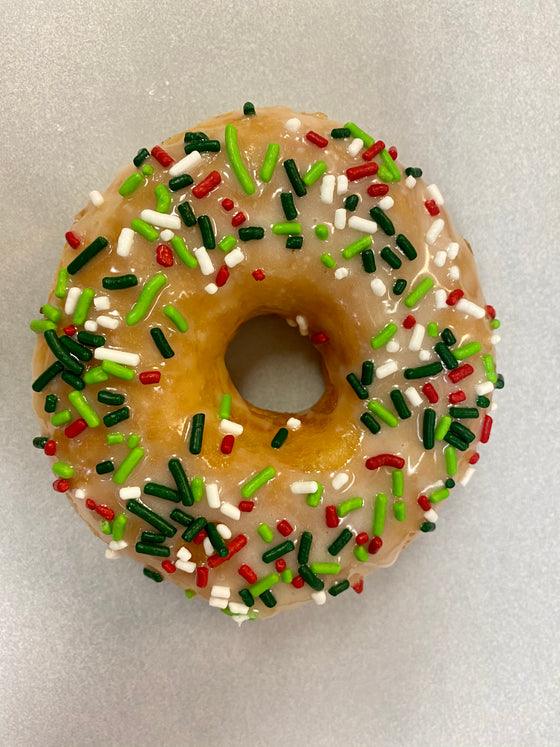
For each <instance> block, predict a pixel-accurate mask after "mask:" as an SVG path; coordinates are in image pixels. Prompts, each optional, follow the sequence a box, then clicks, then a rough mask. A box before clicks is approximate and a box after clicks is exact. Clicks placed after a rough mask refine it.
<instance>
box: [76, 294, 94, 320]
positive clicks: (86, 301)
mask: <svg viewBox="0 0 560 747" xmlns="http://www.w3.org/2000/svg"><path fill="white" fill-rule="evenodd" d="M94 296H95V291H94V290H93V288H84V289H83V291H82V295H81V296H80V298H79V300H78V303H77V305H76V310H75V311H74V316H73V317H72V322H73V323H74V324H77V325H81V324H83V323H84V322H85V321H86V319H87V317H88V314H89V309H90V306H91V304H92V303H93V298H94Z"/></svg>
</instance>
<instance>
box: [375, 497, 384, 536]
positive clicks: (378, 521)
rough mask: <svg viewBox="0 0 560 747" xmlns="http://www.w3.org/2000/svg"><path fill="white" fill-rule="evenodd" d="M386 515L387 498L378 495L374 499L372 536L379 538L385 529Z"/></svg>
mask: <svg viewBox="0 0 560 747" xmlns="http://www.w3.org/2000/svg"><path fill="white" fill-rule="evenodd" d="M386 513H387V496H386V495H385V493H378V494H377V495H376V497H375V506H374V510H373V528H372V534H373V535H374V536H375V537H381V535H382V534H383V529H384V527H385V515H386Z"/></svg>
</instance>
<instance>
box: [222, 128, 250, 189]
mask: <svg viewBox="0 0 560 747" xmlns="http://www.w3.org/2000/svg"><path fill="white" fill-rule="evenodd" d="M225 140H226V151H227V154H228V158H229V160H230V162H231V168H232V169H233V173H234V174H235V176H236V177H237V180H238V182H239V184H241V187H242V189H243V191H244V192H245V194H248V195H252V194H253V193H254V192H255V185H254V184H253V181H252V179H251V177H250V176H249V174H248V172H247V169H246V168H245V166H244V165H243V161H242V160H241V153H240V152H239V145H238V143H237V127H235V126H234V125H232V124H227V125H226V130H225Z"/></svg>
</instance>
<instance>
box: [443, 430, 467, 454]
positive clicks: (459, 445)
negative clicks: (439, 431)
mask: <svg viewBox="0 0 560 747" xmlns="http://www.w3.org/2000/svg"><path fill="white" fill-rule="evenodd" d="M443 440H444V441H447V443H448V444H451V446H454V447H455V448H456V449H459V451H466V450H467V449H468V448H469V444H468V443H467V441H464V440H463V439H462V438H461V437H460V436H458V435H457V434H456V433H454V432H453V431H451V430H449V431H448V432H447V433H446V434H445V436H444V437H443Z"/></svg>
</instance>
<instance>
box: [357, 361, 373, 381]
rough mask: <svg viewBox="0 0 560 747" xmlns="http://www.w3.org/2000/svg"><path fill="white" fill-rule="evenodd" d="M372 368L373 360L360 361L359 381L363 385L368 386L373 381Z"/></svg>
mask: <svg viewBox="0 0 560 747" xmlns="http://www.w3.org/2000/svg"><path fill="white" fill-rule="evenodd" d="M374 368H375V367H374V364H373V361H364V362H363V363H362V375H361V379H360V381H361V383H362V385H363V386H369V385H370V384H371V383H372V382H373V372H374Z"/></svg>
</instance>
